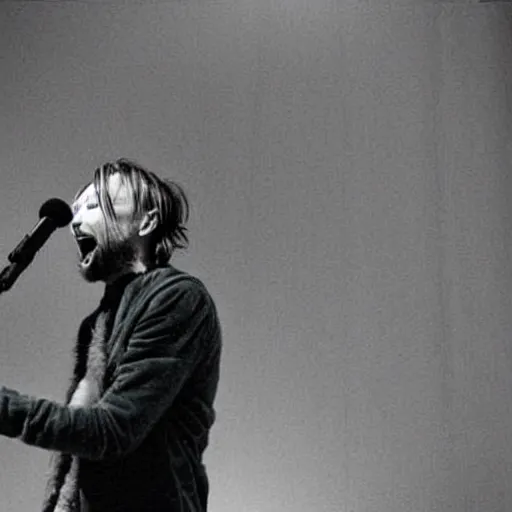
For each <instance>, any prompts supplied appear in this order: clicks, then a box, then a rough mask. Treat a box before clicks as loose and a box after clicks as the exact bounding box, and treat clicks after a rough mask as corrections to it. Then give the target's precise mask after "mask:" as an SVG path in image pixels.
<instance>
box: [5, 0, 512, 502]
mask: <svg viewBox="0 0 512 512" xmlns="http://www.w3.org/2000/svg"><path fill="white" fill-rule="evenodd" d="M510 14H511V8H510V7H507V5H506V4H492V5H491V4H485V5H484V4H481V5H470V3H469V2H468V3H450V2H439V3H437V2H436V3H434V2H428V1H427V2H412V1H405V0H378V1H377V0H373V1H355V0H352V1H345V2H341V1H340V2H337V1H335V0H314V1H306V0H257V1H256V0H239V1H235V0H211V1H208V2H206V1H204V0H189V1H174V2H173V1H169V2H158V1H156V2H135V1H129V0H127V1H125V2H110V1H108V0H104V1H101V2H100V1H92V0H90V1H81V2H78V1H68V2H52V1H49V0H48V1H46V2H35V1H27V2H24V1H17V2H1V3H0V57H1V75H0V112H1V118H0V148H1V151H0V173H1V175H0V176H1V182H0V219H3V222H2V223H1V228H0V256H1V257H2V258H3V259H4V261H5V262H6V263H7V255H8V253H9V252H10V251H11V250H12V249H13V248H14V246H15V245H16V244H17V243H18V241H19V240H20V239H21V237H22V236H23V235H24V234H25V233H26V232H28V231H29V230H30V229H31V228H32V226H33V225H34V224H35V222H36V221H37V212H38V209H39V206H40V205H41V204H42V203H43V202H44V201H45V200H46V199H48V198H49V197H55V196H57V197H62V198H64V199H66V200H71V198H72V196H73V194H74V192H75V191H76V190H77V189H78V188H79V187H80V186H82V185H83V184H84V183H87V182H88V181H89V180H90V179H91V177H92V173H93V171H94V169H95V168H96V167H97V166H98V165H99V164H101V163H103V162H104V161H106V160H110V159H114V158H117V157H120V156H125V157H131V158H135V159H136V160H138V161H139V162H141V163H142V164H144V165H146V166H147V167H148V168H149V169H151V170H153V171H155V172H157V173H158V174H160V175H162V176H169V177H173V178H175V179H176V180H177V181H179V182H181V183H182V184H183V185H184V186H185V188H186V189H187V190H188V192H189V196H190V200H191V202H192V205H193V209H192V217H191V221H190V225H189V227H190V238H191V246H190V249H189V250H188V252H186V253H183V254H180V255H178V256H177V258H176V261H175V264H176V266H178V267H179V268H182V269H183V270H186V271H189V272H191V273H193V274H195V275H197V276H199V277H200V278H201V279H203V281H204V282H205V283H206V285H207V286H208V288H209V289H210V291H211V293H212V295H213V296H214V298H215V300H216V302H217V305H218V308H219V313H220V316H221V321H222V323H223V328H224V336H225V340H224V353H223V366H222V376H221V382H220V388H219V394H218V399H217V402H216V409H217V413H218V420H217V423H216V424H215V426H214V428H213V430H212V436H211V443H210V446H209V448H208V449H207V452H206V454H205V462H206V465H207V468H208V471H209V476H210V481H211V494H210V508H209V510H210V511H211V512H288V511H289V512H292V511H293V512H311V511H315V512H411V511H413V512H420V511H421V512H423V511H425V512H426V511H439V512H447V511H453V512H490V511H492V512H509V511H510V510H512V487H511V486H510V479H511V477H512V474H511V473H512V472H511V468H512V442H511V441H512V439H511V437H512V435H511V432H512V408H511V404H510V389H511V386H512V372H511V369H512V368H511V362H512V348H511V347H510V342H511V336H510V335H511V332H512V314H511V301H510V291H511V284H512V273H511V265H510V256H511V251H512V244H511V242H512V237H511V230H512V219H511V215H512V209H511V206H510V204H511V201H510V197H511V192H512V184H511V177H510V170H509V168H510V157H511V146H510V142H509V141H510V136H511V122H510V119H511V118H510V99H511V92H510V78H511V76H510V75H511V70H512V67H511V65H512V61H511V59H512V57H511V56H512V45H511V37H510V36H511V32H510V27H511V25H510ZM101 293H102V288H101V286H100V285H90V284H87V283H85V282H84V281H82V280H81V278H80V276H79V274H78V272H77V269H76V249H75V245H74V242H73V240H72V238H71V236H70V234H69V232H68V231H67V230H60V231H58V232H57V233H55V234H54V235H53V237H52V238H51V240H50V241H49V242H48V243H47V245H46V246H45V247H44V248H43V249H42V251H41V252H40V254H38V255H37V257H36V259H35V260H34V262H33V264H32V265H31V267H30V268H29V269H28V270H27V271H26V272H25V273H24V274H23V276H22V277H21V278H20V279H19V281H18V282H17V283H16V285H15V287H14V288H13V289H12V290H11V291H10V292H8V293H7V294H5V295H4V296H2V297H1V307H0V322H1V325H2V326H3V329H2V336H1V338H0V347H1V349H2V357H1V358H0V382H1V384H2V385H6V386H8V387H13V388H15V389H18V390H19V391H22V392H24V393H28V394H31V395H35V396H40V397H46V398H51V399H55V400H59V401H60V400H62V398H63V396H64V390H65V389H66V386H67V383H68V379H69V377H70V372H71V361H72V356H71V350H72V346H73V344H74V340H75V336H76V330H77V328H78V324H79V322H80V320H81V319H82V318H83V317H84V316H85V315H87V314H88V313H89V312H90V311H91V310H92V309H93V308H94V307H95V306H96V304H97V301H98V300H99V297H100V296H101ZM48 460H49V453H48V452H45V451H43V450H39V449H37V448H34V447H28V446H25V445H23V444H21V443H20V442H19V441H16V440H9V439H5V438H2V439H0V461H1V463H2V464H1V465H2V468H3V469H2V471H1V473H0V509H1V510H6V511H32V510H38V506H39V504H40V503H41V499H42V495H43V489H44V485H45V483H46V477H45V473H46V471H47V468H48Z"/></svg>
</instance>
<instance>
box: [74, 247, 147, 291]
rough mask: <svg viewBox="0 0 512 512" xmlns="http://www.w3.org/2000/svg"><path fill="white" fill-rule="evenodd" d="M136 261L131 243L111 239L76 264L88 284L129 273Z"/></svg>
mask: <svg viewBox="0 0 512 512" xmlns="http://www.w3.org/2000/svg"><path fill="white" fill-rule="evenodd" d="M136 260H137V254H136V251H135V248H134V246H133V243H132V242H131V241H130V240H129V239H112V240H111V241H110V242H108V243H105V244H100V243H98V245H97V246H96V247H95V249H94V250H93V251H92V252H91V253H90V254H89V255H87V256H86V257H84V258H81V259H80V261H79V262H78V270H79V272H80V274H81V276H82V277H83V278H84V279H85V280H86V281H88V282H89V283H94V282H97V281H105V282H107V281H108V280H109V279H112V278H113V277H116V276H119V275H121V274H125V273H127V272H129V271H130V270H131V269H132V268H133V265H134V264H135V262H136Z"/></svg>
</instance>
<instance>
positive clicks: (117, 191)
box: [73, 173, 131, 207]
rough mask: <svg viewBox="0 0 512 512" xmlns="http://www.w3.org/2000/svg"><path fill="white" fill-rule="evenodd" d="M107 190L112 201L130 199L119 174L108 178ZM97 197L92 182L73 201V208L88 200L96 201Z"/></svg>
mask: <svg viewBox="0 0 512 512" xmlns="http://www.w3.org/2000/svg"><path fill="white" fill-rule="evenodd" d="M107 188H108V193H109V196H110V198H111V200H112V201H122V200H127V199H129V198H130V197H131V196H130V191H129V188H128V186H127V184H126V183H125V180H123V178H122V176H121V175H120V174H119V173H115V174H112V175H111V176H109V178H108V183H107ZM97 197H98V195H97V193H96V187H95V186H94V182H91V183H89V185H87V186H86V187H85V189H84V190H83V191H82V192H81V193H80V194H79V195H78V197H77V198H76V199H75V201H74V202H73V207H78V206H80V205H82V204H84V203H86V202H88V201H89V200H97Z"/></svg>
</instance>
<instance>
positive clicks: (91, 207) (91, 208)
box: [87, 203, 99, 210]
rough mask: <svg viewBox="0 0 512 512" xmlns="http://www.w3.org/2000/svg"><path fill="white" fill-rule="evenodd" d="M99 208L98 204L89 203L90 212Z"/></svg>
mask: <svg viewBox="0 0 512 512" xmlns="http://www.w3.org/2000/svg"><path fill="white" fill-rule="evenodd" d="M98 206H99V205H98V203H89V204H88V205H87V209H88V210H93V209H94V208H98Z"/></svg>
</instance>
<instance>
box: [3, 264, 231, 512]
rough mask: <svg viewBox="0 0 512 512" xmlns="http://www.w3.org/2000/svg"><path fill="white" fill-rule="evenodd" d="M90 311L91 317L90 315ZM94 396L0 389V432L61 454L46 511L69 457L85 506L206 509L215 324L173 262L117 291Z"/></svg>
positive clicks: (217, 344) (204, 296)
mask: <svg viewBox="0 0 512 512" xmlns="http://www.w3.org/2000/svg"><path fill="white" fill-rule="evenodd" d="M93 315H94V314H93ZM90 322H91V317H88V318H86V319H85V320H84V321H83V322H82V325H81V327H80V330H79V333H78V340H77V347H76V355H77V357H76V363H75V371H74V375H73V382H72V385H71V387H70V389H69V390H68V393H67V402H66V403H69V398H70V396H71V395H72V393H73V391H74V389H75V388H76V387H77V384H78V382H79V381H80V379H81V378H82V376H83V374H84V372H85V361H84V354H85V353H86V350H84V349H85V345H86V344H87V343H88V341H90V333H89V332H88V329H90ZM106 347H107V358H106V372H105V376H104V389H105V392H104V394H103V395H102V397H101V399H100V401H99V402H97V403H96V404H94V405H93V406H89V407H78V408H71V407H68V406H66V405H60V404H57V403H55V402H52V401H49V400H45V399H39V398H33V397H29V396H25V395H21V394H19V393H18V392H17V391H14V390H11V389H7V388H2V389H1V390H0V434H3V435H6V436H9V437H16V438H19V439H21V440H22V441H23V442H24V443H26V444H29V445H34V446H38V447H41V448H45V449H49V450H54V451H56V452H59V453H60V455H59V456H58V458H57V463H56V467H55V473H54V475H53V480H52V485H51V488H50V492H49V496H48V497H47V500H46V503H45V505H44V510H45V512H49V511H52V510H54V507H55V502H56V494H58V487H59V485H62V482H59V478H60V479H61V480H62V478H63V475H64V473H65V472H66V470H67V469H66V468H69V465H70V459H71V455H74V456H77V457H79V459H78V460H79V477H78V480H79V486H80V488H81V491H82V493H83V496H84V497H85V499H86V501H87V503H88V507H89V510H90V512H106V511H108V512H135V511H138V512H142V511H148V512H149V511H151V512H164V511H165V512H204V511H206V507H207V497H208V478H207V475H206V471H205V467H204V465H203V463H202V454H203V451H204V450H205V448H206V446H207V444H208V433H209V430H210V428H211V426H212V424H213V422H214V419H215V413H214V409H213V401H214V398H215V394H216V391H217V383H218V379H219V361H220V353H221V330H220V326H219V321H218V317H217V313H216V309H215V305H214V303H213V301H212V299H211V297H210V295H209V293H208V291H207V290H206V288H205V287H204V285H203V284H202V283H201V282H200V281H199V280H198V279H196V278H194V277H192V276H190V275H188V274H186V273H184V272H181V271H178V270H176V269H174V268H173V267H171V266H168V267H165V268H158V269H155V270H152V271H150V272H148V273H146V274H142V275H137V276H135V277H134V278H133V279H131V280H130V282H129V283H128V284H127V285H126V286H125V288H124V289H123V291H122V294H121V297H120V302H119V306H118V308H117V310H116V314H115V318H114V320H113V325H112V331H111V334H110V336H108V340H107V343H106Z"/></svg>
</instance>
